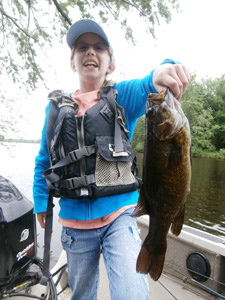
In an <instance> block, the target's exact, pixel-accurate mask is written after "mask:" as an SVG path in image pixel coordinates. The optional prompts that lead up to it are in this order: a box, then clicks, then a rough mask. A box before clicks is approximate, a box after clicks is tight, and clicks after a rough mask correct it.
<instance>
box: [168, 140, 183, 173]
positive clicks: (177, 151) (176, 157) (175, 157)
mask: <svg viewBox="0 0 225 300" xmlns="http://www.w3.org/2000/svg"><path fill="white" fill-rule="evenodd" d="M182 154H183V146H180V147H175V146H173V147H172V149H171V152H170V156H169V159H168V168H169V169H170V170H172V169H174V168H176V167H177V166H178V165H179V164H180V163H181V161H182Z"/></svg>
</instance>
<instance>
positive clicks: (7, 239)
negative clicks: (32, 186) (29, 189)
mask: <svg viewBox="0 0 225 300" xmlns="http://www.w3.org/2000/svg"><path fill="white" fill-rule="evenodd" d="M36 245H37V242H36V226H35V218H34V215H33V203H32V202H31V201H29V200H28V199H27V198H26V197H25V196H23V195H22V194H21V193H20V192H19V190H18V189H17V188H16V187H15V185H13V184H12V182H10V181H9V180H7V179H6V178H4V177H2V176H0V294H1V290H2V289H3V288H4V287H5V286H7V285H10V284H11V283H12V282H14V281H16V280H18V278H21V277H22V276H21V275H23V274H24V273H25V272H26V270H27V269H28V268H29V266H30V265H31V263H32V260H33V258H34V257H35V256H36Z"/></svg>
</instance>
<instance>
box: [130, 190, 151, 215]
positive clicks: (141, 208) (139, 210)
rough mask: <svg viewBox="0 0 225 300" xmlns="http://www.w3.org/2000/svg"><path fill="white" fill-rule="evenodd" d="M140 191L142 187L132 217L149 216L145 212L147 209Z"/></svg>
mask: <svg viewBox="0 0 225 300" xmlns="http://www.w3.org/2000/svg"><path fill="white" fill-rule="evenodd" d="M142 190H143V189H142V186H141V190H140V195H139V199H138V203H137V205H136V207H135V209H134V212H133V213H132V217H141V216H143V215H149V213H148V212H147V209H146V205H145V200H144V197H143V192H142Z"/></svg>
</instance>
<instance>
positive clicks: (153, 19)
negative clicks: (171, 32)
mask: <svg viewBox="0 0 225 300" xmlns="http://www.w3.org/2000/svg"><path fill="white" fill-rule="evenodd" d="M173 9H175V10H177V9H178V0H166V1H162V0H154V1H153V0H148V1H143V0H137V1H136V0H135V1H134V0H130V1H126V0H109V1H106V0H89V1H81V0H64V1H57V0H48V1H37V0H29V1H27V0H21V1H18V0H11V1H8V0H1V1H0V24H1V33H0V51H1V57H0V76H3V75H4V74H8V75H10V76H11V78H12V79H13V81H14V82H17V83H18V82H20V83H21V85H24V86H26V87H27V89H28V90H29V89H35V88H36V87H37V83H38V82H39V81H42V82H43V81H44V78H43V68H44V63H43V62H42V59H41V57H40V53H42V52H43V53H44V51H45V46H46V45H52V43H53V41H54V39H55V38H57V39H59V40H60V39H62V37H64V36H65V33H66V31H67V30H68V27H69V26H70V25H71V24H72V23H73V22H74V21H76V20H77V19H80V18H91V19H97V21H98V22H100V23H106V22H111V21H112V20H113V19H114V20H117V21H118V22H120V24H121V28H122V29H123V30H124V32H125V36H126V38H127V39H130V40H132V41H133V42H134V37H133V31H132V25H133V24H132V21H133V20H132V19H131V20H128V18H127V16H128V14H126V13H127V12H134V13H135V12H136V14H137V15H139V16H140V17H141V18H142V19H143V20H144V21H145V22H146V27H147V29H148V31H149V32H150V33H151V34H152V35H153V36H154V28H155V24H156V23H158V24H159V20H160V19H164V20H166V21H167V22H169V21H170V19H171V11H172V10H173ZM42 63H43V64H42ZM3 70H5V72H4V71H3ZM24 78H26V79H25V80H24Z"/></svg>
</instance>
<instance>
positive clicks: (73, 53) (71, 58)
mask: <svg viewBox="0 0 225 300" xmlns="http://www.w3.org/2000/svg"><path fill="white" fill-rule="evenodd" d="M75 50H76V48H75V46H73V47H72V51H71V55H70V66H71V68H72V69H73V58H74V55H75ZM108 51H109V56H110V61H111V64H112V66H113V71H114V70H115V68H116V62H115V57H114V55H113V50H112V48H111V47H109V48H108ZM106 75H108V74H106Z"/></svg>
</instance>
